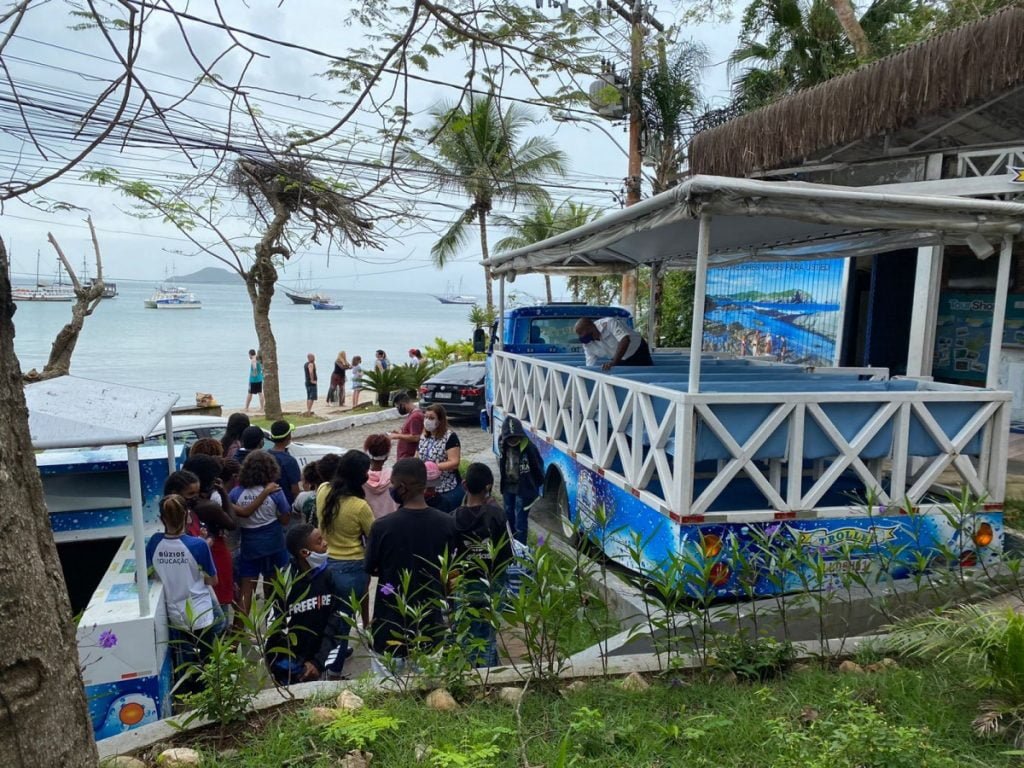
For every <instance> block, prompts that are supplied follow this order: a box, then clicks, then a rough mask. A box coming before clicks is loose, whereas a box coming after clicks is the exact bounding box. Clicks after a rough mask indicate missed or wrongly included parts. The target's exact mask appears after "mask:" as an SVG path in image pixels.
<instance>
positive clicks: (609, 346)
mask: <svg viewBox="0 0 1024 768" xmlns="http://www.w3.org/2000/svg"><path fill="white" fill-rule="evenodd" d="M574 330H575V332H576V336H577V337H579V340H580V344H582V345H583V354H584V356H585V357H586V360H587V365H588V366H592V365H598V364H599V363H600V364H601V369H602V370H605V371H610V370H611V369H612V368H614V367H615V366H616V365H654V360H652V359H651V350H650V349H649V348H648V346H647V342H646V341H645V340H644V337H643V336H641V335H640V333H639V332H637V331H636V330H634V329H633V328H630V327H629V326H628V325H627V324H626V322H625V321H624V320H623V319H622V318H620V317H600V318H598V319H597V320H594V319H592V318H589V317H581V318H580V319H579V320H578V321H576V327H575V328H574ZM602 360H605V361H606V362H604V363H601V361H602Z"/></svg>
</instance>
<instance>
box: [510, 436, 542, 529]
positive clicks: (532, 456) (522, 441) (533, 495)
mask: <svg viewBox="0 0 1024 768" xmlns="http://www.w3.org/2000/svg"><path fill="white" fill-rule="evenodd" d="M500 451H501V453H500V458H501V461H500V468H501V495H502V497H503V499H504V501H505V514H506V515H507V516H508V524H509V527H510V528H511V529H512V533H513V535H514V536H515V538H516V541H519V542H521V543H523V544H525V543H526V531H527V528H528V527H529V516H530V505H531V504H533V502H535V501H536V500H537V497H538V496H540V494H541V492H542V487H543V485H544V462H543V461H542V460H541V458H540V451H538V450H537V446H535V445H534V444H533V443H531V442H530V438H529V437H527V435H526V431H525V430H524V429H523V424H522V422H520V421H519V419H517V418H515V417H514V416H508V417H506V418H505V422H504V423H503V424H502V425H501V449H500Z"/></svg>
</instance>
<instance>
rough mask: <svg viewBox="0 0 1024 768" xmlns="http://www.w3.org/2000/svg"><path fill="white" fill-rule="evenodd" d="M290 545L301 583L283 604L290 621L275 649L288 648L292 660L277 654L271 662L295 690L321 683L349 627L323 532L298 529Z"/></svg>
mask: <svg viewBox="0 0 1024 768" xmlns="http://www.w3.org/2000/svg"><path fill="white" fill-rule="evenodd" d="M285 546H286V547H287V548H288V553H289V554H290V555H291V557H292V568H293V571H292V573H293V575H295V578H294V582H293V583H292V586H291V588H290V589H289V590H288V596H287V597H286V598H285V602H284V604H283V605H282V604H281V603H280V602H279V603H278V606H277V610H278V611H279V614H278V615H283V616H285V617H286V618H285V620H284V622H283V626H282V627H281V629H280V631H279V632H278V633H277V636H276V637H274V638H272V639H271V641H270V643H269V645H270V647H272V648H287V649H288V650H290V651H291V655H288V654H285V653H280V652H278V653H275V652H273V651H271V652H270V653H269V659H268V661H269V664H270V669H271V671H272V672H273V674H274V678H275V679H276V680H277V682H278V683H280V684H282V685H291V684H292V683H306V682H309V681H311V680H319V679H320V678H321V677H322V676H323V673H324V670H325V669H326V668H327V664H328V661H329V658H328V657H330V656H331V654H332V652H333V651H334V650H335V649H336V648H337V647H338V643H339V642H340V641H341V640H342V639H343V638H344V637H345V636H347V635H348V628H347V626H346V625H345V619H344V617H343V615H342V614H341V612H340V611H339V610H338V609H339V607H340V605H338V604H337V598H335V597H334V585H333V582H332V580H331V575H330V573H328V571H327V542H326V541H324V537H323V536H322V535H321V533H320V531H319V530H317V529H316V528H314V527H313V526H311V525H309V524H307V523H301V524H297V525H292V527H291V528H289V529H288V534H287V536H286V538H285Z"/></svg>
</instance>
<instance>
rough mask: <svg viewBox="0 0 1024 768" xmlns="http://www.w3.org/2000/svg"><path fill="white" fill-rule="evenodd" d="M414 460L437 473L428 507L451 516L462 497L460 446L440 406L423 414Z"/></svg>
mask: <svg viewBox="0 0 1024 768" xmlns="http://www.w3.org/2000/svg"><path fill="white" fill-rule="evenodd" d="M416 456H417V458H419V459H422V460H423V461H433V462H434V463H435V464H437V468H438V469H439V470H441V477H440V478H439V479H438V481H437V487H436V489H435V493H436V495H435V496H431V497H430V505H431V506H432V507H435V508H437V509H440V510H441V511H442V512H451V511H452V510H454V509H455V508H456V507H457V506H459V504H461V503H462V497H463V491H462V486H461V478H460V477H459V462H460V461H461V459H462V444H461V443H460V442H459V436H458V435H457V434H455V432H454V431H452V430H451V429H450V428H449V426H448V413H447V411H445V409H444V406H443V405H436V404H435V405H428V406H427V407H426V409H425V410H424V411H423V434H421V435H420V440H419V443H418V444H417V446H416Z"/></svg>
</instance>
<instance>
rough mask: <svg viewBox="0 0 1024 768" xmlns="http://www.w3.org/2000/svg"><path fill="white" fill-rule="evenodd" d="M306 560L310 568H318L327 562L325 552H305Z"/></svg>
mask: <svg viewBox="0 0 1024 768" xmlns="http://www.w3.org/2000/svg"><path fill="white" fill-rule="evenodd" d="M306 562H307V563H309V567H310V568H319V567H320V566H321V565H323V564H324V563H326V562H327V553H326V552H306Z"/></svg>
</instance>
